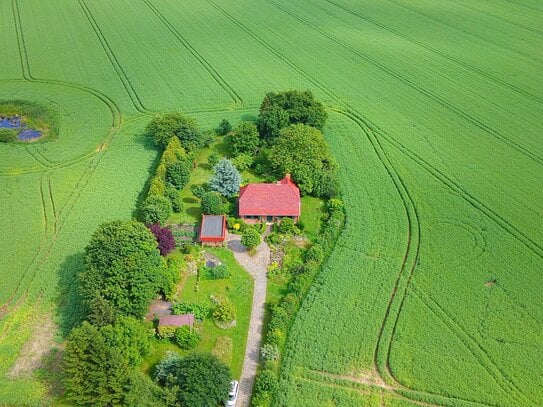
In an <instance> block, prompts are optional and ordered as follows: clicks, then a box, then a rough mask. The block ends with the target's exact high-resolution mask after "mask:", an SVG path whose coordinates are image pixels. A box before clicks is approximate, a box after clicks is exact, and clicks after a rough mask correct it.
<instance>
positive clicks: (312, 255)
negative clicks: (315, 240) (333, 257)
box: [304, 244, 324, 264]
mask: <svg viewBox="0 0 543 407" xmlns="http://www.w3.org/2000/svg"><path fill="white" fill-rule="evenodd" d="M304 259H305V261H306V262H311V261H313V262H315V263H318V264H320V263H322V260H323V259H324V251H323V250H322V246H321V245H320V244H314V245H313V246H311V247H310V248H309V250H307V251H306V252H305V256H304Z"/></svg>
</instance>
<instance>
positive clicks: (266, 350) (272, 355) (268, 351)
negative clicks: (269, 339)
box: [260, 343, 280, 362]
mask: <svg viewBox="0 0 543 407" xmlns="http://www.w3.org/2000/svg"><path fill="white" fill-rule="evenodd" d="M260 356H261V357H262V360H264V361H266V362H267V361H270V360H271V361H273V360H278V359H279V356H280V354H279V348H278V347H277V345H276V344H274V343H265V344H264V345H262V347H261V348H260Z"/></svg>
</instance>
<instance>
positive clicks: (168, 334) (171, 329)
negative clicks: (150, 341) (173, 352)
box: [157, 325, 177, 339]
mask: <svg viewBox="0 0 543 407" xmlns="http://www.w3.org/2000/svg"><path fill="white" fill-rule="evenodd" d="M176 329H177V328H176V327H175V326H167V325H164V326H159V327H158V329H157V335H158V337H159V338H161V339H171V338H173V337H174V336H175V330H176Z"/></svg>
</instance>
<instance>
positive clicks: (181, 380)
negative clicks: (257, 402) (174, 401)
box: [155, 353, 232, 407]
mask: <svg viewBox="0 0 543 407" xmlns="http://www.w3.org/2000/svg"><path fill="white" fill-rule="evenodd" d="M155 378H156V380H157V381H158V382H159V383H161V384H162V385H164V386H166V387H167V388H175V389H177V398H178V400H179V402H181V405H183V406H186V407H216V406H217V405H219V404H222V403H223V402H224V400H226V398H227V396H228V391H229V389H230V381H231V380H232V379H231V375H230V370H229V369H228V367H227V366H226V365H225V364H224V363H223V362H221V361H220V360H219V359H217V358H216V357H215V356H213V355H211V354H200V353H193V354H190V355H188V356H187V357H184V358H181V357H179V356H173V357H172V356H170V357H169V358H166V359H164V360H163V361H162V362H160V363H159V364H158V366H157V368H156V376H155Z"/></svg>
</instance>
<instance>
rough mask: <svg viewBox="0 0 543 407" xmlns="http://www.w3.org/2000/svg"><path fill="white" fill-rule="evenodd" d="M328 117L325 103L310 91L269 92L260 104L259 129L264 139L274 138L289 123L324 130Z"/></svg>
mask: <svg viewBox="0 0 543 407" xmlns="http://www.w3.org/2000/svg"><path fill="white" fill-rule="evenodd" d="M326 119H327V113H326V110H325V108H324V105H323V104H322V103H321V102H319V101H318V100H316V99H315V97H314V96H313V94H312V93H311V92H310V91H298V90H288V91H285V92H278V93H275V92H268V93H267V94H266V96H265V97H264V100H263V101H262V104H261V105H260V115H259V117H258V130H259V132H260V136H261V137H262V138H263V139H266V140H273V139H274V138H275V137H277V136H278V134H279V131H280V130H281V129H282V128H284V127H286V126H288V125H289V124H294V123H303V124H307V125H309V126H312V127H315V128H317V129H319V130H322V128H323V127H324V124H325V123H326Z"/></svg>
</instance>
